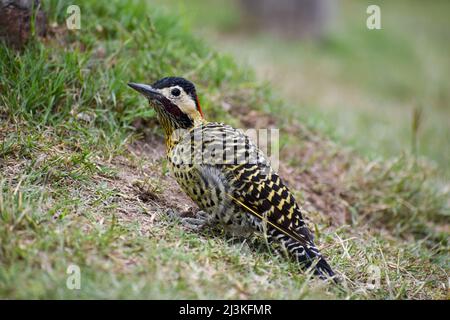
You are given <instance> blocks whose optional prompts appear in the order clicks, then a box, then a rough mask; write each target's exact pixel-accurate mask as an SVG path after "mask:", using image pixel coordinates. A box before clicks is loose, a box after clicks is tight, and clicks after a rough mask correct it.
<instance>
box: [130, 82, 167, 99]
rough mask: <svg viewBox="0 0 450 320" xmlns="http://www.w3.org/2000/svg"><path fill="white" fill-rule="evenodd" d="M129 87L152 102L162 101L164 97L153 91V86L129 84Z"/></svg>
mask: <svg viewBox="0 0 450 320" xmlns="http://www.w3.org/2000/svg"><path fill="white" fill-rule="evenodd" d="M128 86H129V87H130V88H133V89H134V90H136V91H137V92H139V93H141V94H143V95H144V96H145V97H147V98H148V99H150V100H161V99H162V98H163V97H164V96H163V95H162V94H161V93H159V92H158V91H157V90H156V89H153V88H152V87H151V86H149V85H147V84H142V83H133V82H129V83H128Z"/></svg>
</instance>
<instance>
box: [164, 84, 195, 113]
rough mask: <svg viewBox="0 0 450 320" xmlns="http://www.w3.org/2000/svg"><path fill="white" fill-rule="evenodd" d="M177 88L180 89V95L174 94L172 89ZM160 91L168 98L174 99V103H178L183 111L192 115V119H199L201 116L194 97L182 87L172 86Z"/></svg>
mask: <svg viewBox="0 0 450 320" xmlns="http://www.w3.org/2000/svg"><path fill="white" fill-rule="evenodd" d="M175 88H177V89H179V90H180V95H179V96H174V95H172V90H173V89H175ZM159 92H161V93H162V94H163V95H164V96H165V97H166V98H167V99H169V100H170V101H172V102H173V104H175V105H177V106H178V107H179V108H180V109H181V111H183V112H184V113H186V114H187V115H189V116H191V118H192V119H197V118H198V117H199V116H200V113H199V112H198V111H197V106H196V104H195V101H194V99H192V97H191V96H190V95H188V94H187V93H186V92H185V91H184V89H183V88H182V87H180V86H172V87H169V88H163V89H160V90H159Z"/></svg>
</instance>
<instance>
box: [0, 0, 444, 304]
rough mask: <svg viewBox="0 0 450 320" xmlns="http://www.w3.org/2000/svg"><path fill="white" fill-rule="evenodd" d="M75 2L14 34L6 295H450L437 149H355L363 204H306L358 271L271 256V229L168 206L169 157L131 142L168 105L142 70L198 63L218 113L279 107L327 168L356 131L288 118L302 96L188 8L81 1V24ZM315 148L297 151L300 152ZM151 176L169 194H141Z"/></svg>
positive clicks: (4, 105)
mask: <svg viewBox="0 0 450 320" xmlns="http://www.w3.org/2000/svg"><path fill="white" fill-rule="evenodd" d="M69 4H70V2H68V1H66V2H64V1H44V7H45V8H46V9H47V10H48V17H49V19H50V22H52V23H55V22H56V23H57V24H58V26H54V31H53V33H55V35H54V36H53V37H50V38H49V39H47V40H45V41H42V42H41V41H38V40H39V39H36V40H35V41H33V42H32V43H30V44H29V46H28V47H27V48H26V49H25V50H24V51H23V52H14V51H12V50H11V49H8V48H7V47H6V46H4V45H3V44H1V45H0V220H1V221H0V297H1V298H139V299H140V298H156V299H161V298H170V299H176V298H193V299H197V298H254V299H258V298H259V299H269V298H277V299H288V298H290V299H305V298H324V299H329V298H350V299H366V298H380V299H391V298H392V299H403V298H416V299H417V298H437V299H446V298H448V268H449V265H448V223H447V221H448V215H449V202H448V194H446V193H445V190H443V188H442V187H441V186H440V185H438V184H437V183H436V181H435V180H436V173H435V172H434V171H433V169H432V168H430V166H429V165H428V164H427V163H422V162H421V161H418V160H415V159H413V158H411V157H409V156H407V155H405V156H404V157H401V158H399V159H391V160H389V161H385V160H378V161H368V160H366V159H364V158H362V157H360V156H359V155H358V154H356V153H349V154H347V153H344V155H343V156H342V163H343V166H344V167H346V168H347V169H346V170H345V171H344V172H342V174H343V175H342V178H343V180H342V181H341V184H342V187H343V195H336V198H338V199H337V200H339V201H343V202H345V203H346V206H347V208H348V211H349V212H350V213H351V215H352V216H351V219H350V220H349V221H348V223H346V224H345V225H341V226H336V225H333V226H331V225H330V223H329V222H330V221H329V220H328V219H327V218H326V216H327V214H328V212H318V211H317V210H316V211H312V212H309V213H308V214H307V215H308V216H309V217H310V220H311V224H312V226H314V227H315V230H316V235H317V237H318V242H319V243H320V245H321V247H323V251H324V252H325V254H326V255H327V257H329V261H330V264H331V265H333V266H334V267H335V269H336V270H338V271H339V272H340V273H341V274H343V276H344V278H345V281H344V283H343V284H342V285H339V286H335V285H331V284H324V283H323V282H322V281H320V280H317V279H311V276H310V274H308V273H302V272H300V271H299V269H298V266H297V265H296V264H295V263H292V262H288V261H285V260H284V259H281V258H278V257H274V256H272V255H271V253H270V252H269V251H268V250H267V249H266V247H265V245H264V244H263V243H262V241H261V239H259V238H257V237H255V238H253V239H250V240H249V241H247V242H245V243H242V242H240V241H236V240H235V239H230V238H227V237H225V236H223V235H221V234H217V233H213V232H206V233H204V234H196V233H191V232H188V231H186V230H185V229H183V227H182V226H181V225H180V224H179V223H177V222H176V221H172V220H170V219H169V218H168V217H167V215H166V214H165V211H166V209H167V207H168V206H169V207H170V206H173V207H176V206H177V205H179V203H176V201H173V200H170V196H172V194H173V193H177V192H174V191H173V190H170V189H169V188H171V186H170V185H169V184H168V182H167V178H166V177H165V174H166V172H165V168H164V161H163V160H160V159H156V160H155V159H153V158H152V159H149V156H150V155H149V154H145V155H143V156H142V155H139V154H136V152H135V151H133V150H134V149H133V148H131V147H130V146H132V145H133V143H136V142H137V143H141V144H142V141H143V139H144V138H143V136H144V135H145V134H148V133H147V132H146V131H145V130H144V131H143V130H142V129H138V128H136V127H135V126H134V124H135V122H136V121H137V120H138V119H141V118H145V119H150V120H151V119H153V118H154V113H153V111H152V110H151V109H150V108H149V107H148V105H147V103H146V101H144V99H142V98H140V97H138V96H137V95H136V94H135V93H134V92H132V91H131V90H129V89H128V88H127V86H126V83H127V82H128V81H140V82H148V83H150V82H153V81H154V80H156V79H158V78H160V77H162V76H166V75H180V76H186V77H188V78H189V79H191V80H193V81H194V82H195V83H196V84H197V86H198V91H199V92H200V96H201V97H200V99H201V103H202V105H203V109H204V112H205V114H207V116H208V118H209V119H212V120H221V121H224V122H227V123H230V124H233V125H235V126H240V125H241V122H240V118H239V116H240V114H241V110H245V109H257V110H259V111H260V112H261V110H262V111H265V112H274V111H277V115H275V114H274V115H273V118H274V119H275V120H274V121H276V124H277V126H279V127H280V128H281V131H282V141H283V148H284V150H285V151H286V149H289V148H291V147H293V146H296V145H298V144H301V145H304V146H307V145H309V143H310V142H311V141H316V140H313V139H312V137H314V139H317V141H318V142H317V143H316V144H315V147H314V148H313V149H311V151H312V153H313V156H312V158H314V159H316V160H315V161H313V163H311V164H310V166H311V167H312V166H313V164H314V163H319V164H320V166H321V167H323V168H326V167H327V164H329V163H330V162H332V161H333V159H335V158H336V157H335V155H336V154H337V153H340V152H341V149H342V147H341V145H334V147H330V145H329V144H327V143H325V142H326V141H327V138H326V134H327V131H326V130H323V131H321V130H319V129H318V127H317V126H312V128H308V129H305V130H306V133H305V134H304V135H300V134H299V133H298V132H297V133H296V134H295V135H289V134H288V133H287V132H284V130H283V128H286V129H287V128H288V127H289V126H290V125H292V124H291V121H288V120H287V118H288V117H289V116H291V115H292V110H289V109H288V108H287V106H288V105H289V101H286V100H285V101H282V100H280V99H279V95H278V98H277V95H276V94H274V92H273V89H271V88H270V87H269V86H268V85H261V84H260V83H259V82H258V81H257V80H255V79H256V78H255V76H254V74H253V72H252V71H251V70H249V69H248V68H242V67H239V66H238V65H237V64H236V63H235V61H234V59H233V58H232V57H231V56H228V55H222V54H219V53H217V52H216V51H215V50H214V49H213V48H211V47H210V46H208V45H207V44H206V43H205V42H204V41H202V40H199V39H198V38H196V37H195V36H193V34H192V33H191V30H190V27H189V23H188V22H186V20H184V18H182V17H180V16H178V15H176V14H175V13H170V12H167V10H164V9H161V8H160V7H159V6H156V5H154V4H152V3H147V2H146V1H131V2H129V3H123V2H121V1H96V2H90V1H79V2H78V5H80V7H81V12H82V30H80V31H66V30H65V27H64V17H65V8H66V7H67V5H69ZM230 17H231V16H230ZM227 19H228V18H227ZM230 19H231V18H230ZM224 20H226V19H224ZM224 102H226V103H229V104H230V105H232V106H234V109H235V112H233V115H232V114H231V113H229V112H227V111H225V109H224V108H222V107H221V106H222V105H223V103H224ZM293 121H294V123H295V120H293ZM311 121H313V120H311ZM150 135H151V136H152V137H153V138H155V136H156V139H158V138H157V137H158V136H160V135H161V132H160V131H159V130H157V129H155V130H152V131H151V132H150ZM130 150H131V151H130ZM150 153H151V152H150ZM301 160H302V159H299V158H296V154H292V155H290V156H287V157H286V162H287V163H291V164H296V167H299V166H300V164H299V162H300V163H301V162H302V161H301ZM302 165H303V166H304V168H303V169H304V170H306V171H308V170H312V169H311V168H310V167H309V165H308V164H305V163H303V164H302ZM141 180H142V181H143V184H144V185H148V189H149V191H148V192H149V193H150V195H151V196H152V197H153V198H154V199H156V200H145V201H144V200H142V199H141V198H140V196H141V194H140V193H139V192H137V191H136V185H137V184H138V183H139V181H141ZM317 187H320V185H319V186H317ZM296 192H300V190H296ZM302 192H303V193H304V191H302ZM303 193H302V194H303ZM166 197H167V199H166ZM153 198H152V199H153ZM165 201H166V202H165ZM71 264H76V265H78V266H79V267H80V269H81V289H80V290H69V289H68V288H67V287H66V280H67V277H68V275H67V273H66V270H67V268H68V266H69V265H71ZM371 266H376V267H379V268H380V270H381V286H380V288H378V289H377V290H369V289H367V286H366V282H367V280H368V277H369V275H370V273H369V272H368V269H369V268H371Z"/></svg>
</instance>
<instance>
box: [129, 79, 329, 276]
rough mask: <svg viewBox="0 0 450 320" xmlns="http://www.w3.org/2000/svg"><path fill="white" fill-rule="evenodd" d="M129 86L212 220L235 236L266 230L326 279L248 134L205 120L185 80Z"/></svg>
mask: <svg viewBox="0 0 450 320" xmlns="http://www.w3.org/2000/svg"><path fill="white" fill-rule="evenodd" d="M130 86H131V87H133V88H134V89H136V90H137V91H139V92H141V93H143V94H144V95H146V96H147V97H148V98H149V100H150V102H151V103H152V105H153V106H154V107H155V110H156V112H157V115H158V118H159V121H160V123H161V125H162V126H163V127H164V131H165V135H166V144H167V158H168V163H169V168H170V170H171V172H172V174H173V176H174V177H175V179H176V181H177V182H178V184H179V185H180V187H181V188H182V189H183V191H184V192H185V193H186V194H187V195H188V196H189V197H191V198H192V200H194V202H195V203H197V205H198V206H199V207H200V209H201V210H203V211H204V212H206V214H207V216H208V218H207V220H208V223H209V224H220V225H222V226H224V228H225V229H227V230H230V231H231V232H232V233H234V234H240V235H247V234H248V233H249V232H259V233H262V234H264V235H265V236H266V238H267V240H268V242H269V243H270V244H271V246H272V248H274V249H275V251H276V252H279V253H283V252H286V253H287V254H288V255H289V256H290V257H292V258H294V259H295V260H297V261H298V262H300V263H301V264H302V265H303V266H304V267H313V268H314V272H315V274H317V275H319V276H321V277H323V278H326V277H332V276H334V272H333V271H332V269H331V267H330V266H329V265H328V263H327V262H326V260H325V259H324V258H323V256H322V255H321V253H320V252H319V250H318V249H317V248H316V246H315V245H314V241H313V236H312V235H311V233H310V231H309V230H308V227H307V225H306V224H305V221H304V220H303V216H302V213H301V210H300V208H299V206H298V205H297V203H296V201H295V199H294V196H293V195H292V193H291V192H290V191H289V189H288V188H287V187H286V185H285V184H284V183H283V181H282V180H281V178H280V177H279V176H278V174H277V173H276V172H275V171H274V170H273V169H272V167H271V165H270V162H269V161H268V159H267V158H266V156H265V155H264V154H263V153H262V152H261V150H260V149H259V148H258V147H257V146H256V145H255V144H254V143H253V142H252V141H251V140H250V139H249V137H248V136H247V135H245V134H244V133H243V132H242V131H241V130H237V129H234V128H232V127H230V126H228V125H225V124H222V123H215V122H207V121H206V120H204V119H203V114H202V113H201V110H200V105H199V103H198V99H197V96H196V92H195V88H194V87H193V85H192V84H191V83H190V82H188V81H187V80H185V79H182V78H164V79H162V80H160V81H158V82H157V83H156V84H155V85H154V86H153V87H150V86H146V85H138V84H130ZM154 88H156V89H154ZM173 88H175V89H177V90H178V91H173ZM179 91H180V92H179ZM183 95H184V96H183Z"/></svg>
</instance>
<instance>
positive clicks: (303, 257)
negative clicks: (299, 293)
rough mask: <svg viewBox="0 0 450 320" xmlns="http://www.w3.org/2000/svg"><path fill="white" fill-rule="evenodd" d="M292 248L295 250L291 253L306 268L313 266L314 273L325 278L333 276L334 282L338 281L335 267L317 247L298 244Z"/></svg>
mask: <svg viewBox="0 0 450 320" xmlns="http://www.w3.org/2000/svg"><path fill="white" fill-rule="evenodd" d="M292 249H294V250H292V251H291V254H292V255H293V256H295V257H296V259H297V261H298V262H300V263H301V264H303V265H304V266H305V267H306V268H310V267H311V266H313V268H314V275H316V276H318V277H319V278H321V279H324V280H326V279H329V278H332V279H333V280H334V282H336V283H337V282H338V279H337V277H336V274H335V273H334V271H333V269H332V268H331V266H330V265H329V264H328V262H327V261H326V260H325V258H324V257H323V256H322V255H321V254H320V252H319V250H318V249H317V248H316V247H314V246H308V247H306V248H305V247H303V246H296V247H293V248H292Z"/></svg>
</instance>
